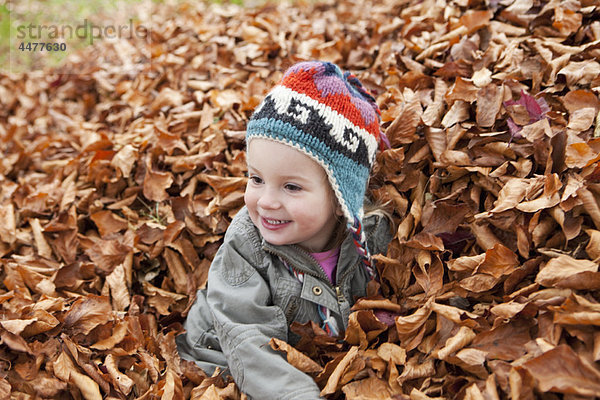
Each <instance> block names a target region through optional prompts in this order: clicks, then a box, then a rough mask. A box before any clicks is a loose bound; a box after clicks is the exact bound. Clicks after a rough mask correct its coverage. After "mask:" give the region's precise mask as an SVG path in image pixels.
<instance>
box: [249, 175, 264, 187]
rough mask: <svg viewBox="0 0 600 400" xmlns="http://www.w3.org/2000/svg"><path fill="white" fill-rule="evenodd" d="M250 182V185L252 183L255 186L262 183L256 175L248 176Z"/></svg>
mask: <svg viewBox="0 0 600 400" xmlns="http://www.w3.org/2000/svg"><path fill="white" fill-rule="evenodd" d="M250 180H251V181H252V183H254V184H255V185H260V184H261V183H262V179H260V177H259V176H256V175H252V176H250Z"/></svg>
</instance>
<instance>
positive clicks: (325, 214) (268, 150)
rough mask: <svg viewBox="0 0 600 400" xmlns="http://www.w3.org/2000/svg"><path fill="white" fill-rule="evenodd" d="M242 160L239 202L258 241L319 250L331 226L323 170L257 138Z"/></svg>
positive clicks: (291, 150) (283, 147)
mask: <svg viewBox="0 0 600 400" xmlns="http://www.w3.org/2000/svg"><path fill="white" fill-rule="evenodd" d="M247 158H248V176H249V178H250V179H249V181H248V186H247V187H246V193H245V196H244V200H245V202H246V206H247V208H248V211H249V214H250V218H251V219H252V222H253V223H254V225H255V226H256V227H257V228H258V229H259V230H260V233H261V235H262V236H263V237H264V239H265V240H266V241H267V242H269V243H271V244H275V245H285V244H298V245H300V246H302V247H305V248H306V249H307V250H310V251H321V250H323V249H324V247H325V246H326V244H327V242H328V241H329V239H330V238H331V236H332V235H333V232H334V230H335V227H336V224H337V217H336V212H337V211H336V208H337V207H336V205H335V204H336V203H335V200H334V195H333V192H332V190H331V187H330V185H329V181H328V180H327V175H326V174H325V170H323V168H322V167H321V166H320V165H319V164H317V163H316V162H315V161H314V160H312V159H311V158H310V157H309V156H307V155H305V154H303V153H301V152H300V151H299V150H296V149H294V148H292V147H290V146H288V145H285V144H282V143H278V142H275V141H272V140H267V139H262V138H255V139H253V140H251V141H250V143H249V144H248V151H247Z"/></svg>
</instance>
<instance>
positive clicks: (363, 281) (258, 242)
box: [177, 207, 392, 400]
mask: <svg viewBox="0 0 600 400" xmlns="http://www.w3.org/2000/svg"><path fill="white" fill-rule="evenodd" d="M363 225H364V229H365V233H366V234H367V242H368V246H369V250H370V251H371V253H372V254H375V253H382V252H385V251H386V250H387V245H388V244H389V242H390V240H391V238H392V235H391V232H390V228H389V221H388V220H387V218H385V217H381V216H378V215H372V216H369V217H366V218H365V219H364V223H363ZM282 259H283V260H285V261H286V262H287V263H288V265H291V266H292V267H293V268H295V269H297V270H298V271H302V272H304V281H303V282H302V283H301V282H300V281H298V279H296V278H295V277H294V276H293V275H292V274H291V273H290V271H289V270H288V269H287V268H286V267H285V266H284V264H283V262H282V261H281V260H282ZM336 273H337V279H336V282H337V285H336V286H334V285H332V284H331V283H330V282H329V280H328V279H327V277H326V275H325V273H324V272H323V270H322V269H321V267H320V265H319V264H318V263H317V262H316V260H315V259H314V258H313V257H312V256H310V254H308V253H307V252H306V251H304V250H302V249H301V248H299V247H298V246H294V245H286V246H274V245H271V244H269V243H267V242H265V241H264V240H263V238H262V236H261V235H260V233H259V230H258V229H257V228H256V227H255V226H254V224H253V223H252V221H251V220H250V216H249V215H248V210H247V209H246V207H244V208H242V209H241V210H240V212H239V213H238V214H237V215H236V216H235V217H234V219H233V221H232V222H231V225H230V226H229V228H228V229H227V233H226V234H225V238H224V243H223V245H222V246H221V247H220V248H219V251H218V252H217V254H216V255H215V258H214V260H213V262H212V265H211V267H210V271H209V273H208V284H207V288H206V289H203V290H200V291H198V298H197V300H196V303H194V305H193V306H192V308H191V309H190V311H189V313H188V316H187V320H186V322H185V325H184V328H185V330H186V332H185V333H183V334H181V335H179V336H178V337H177V346H178V350H179V354H180V356H181V357H182V358H183V359H186V360H191V361H195V362H196V363H197V364H198V365H199V366H200V367H201V368H202V369H203V370H204V371H205V372H207V373H208V374H212V373H213V372H214V370H215V368H216V367H221V369H226V368H229V371H230V372H231V375H232V376H233V378H234V380H235V382H236V384H237V385H238V387H239V388H240V390H242V391H243V392H244V393H246V394H247V395H248V396H249V397H250V398H252V399H261V400H269V399H319V398H320V397H319V392H320V391H319V388H318V387H317V385H316V384H315V382H314V380H313V379H312V378H311V377H310V376H309V375H307V374H305V373H303V372H301V371H299V370H298V369H296V368H294V367H293V366H291V365H290V364H288V363H287V361H286V359H285V356H284V355H282V354H281V353H279V352H276V351H274V350H272V349H271V347H270V346H269V341H270V339H271V338H278V339H281V340H284V341H286V342H288V343H290V344H292V345H293V344H295V343H296V342H297V341H298V340H299V337H298V336H297V335H296V334H294V333H293V332H291V331H290V330H289V327H290V324H291V323H292V322H294V321H298V322H299V323H306V322H308V321H309V320H313V321H315V322H317V323H320V317H319V314H318V306H317V304H320V305H324V306H326V307H328V308H329V309H330V310H331V311H332V314H333V316H334V317H335V318H336V319H337V323H338V326H340V327H342V326H343V327H344V328H346V327H347V324H348V316H349V315H350V307H352V305H353V304H354V302H355V301H356V299H357V298H358V297H362V296H364V295H365V291H366V286H367V283H368V281H369V277H368V275H367V272H366V271H365V269H364V268H363V265H362V262H361V260H360V257H359V255H358V253H357V251H356V248H355V247H354V243H353V241H352V238H351V237H350V235H348V237H346V239H345V241H344V242H343V243H342V246H341V249H340V256H339V259H338V265H337V272H336ZM317 288H320V290H319V289H317Z"/></svg>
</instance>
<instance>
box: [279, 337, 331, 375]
mask: <svg viewBox="0 0 600 400" xmlns="http://www.w3.org/2000/svg"><path fill="white" fill-rule="evenodd" d="M269 345H270V346H271V348H272V349H273V350H276V351H281V352H283V353H285V354H286V355H287V360H288V362H289V363H290V364H292V365H293V366H294V367H296V368H298V369H299V370H300V371H302V372H306V373H309V374H312V373H320V372H321V371H322V370H323V367H321V366H320V365H319V364H317V363H316V362H315V361H313V360H311V359H310V358H309V357H308V356H306V355H304V354H302V353H301V352H299V351H298V350H296V349H295V348H293V347H292V346H290V345H289V344H287V343H286V342H284V341H282V340H280V339H277V338H272V339H271V340H270V341H269Z"/></svg>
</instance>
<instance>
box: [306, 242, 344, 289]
mask: <svg viewBox="0 0 600 400" xmlns="http://www.w3.org/2000/svg"><path fill="white" fill-rule="evenodd" d="M310 254H311V255H312V256H313V257H314V258H315V260H317V261H318V262H319V264H320V265H321V268H323V271H325V274H326V275H327V277H328V278H329V281H331V283H333V284H334V285H335V270H336V267H337V262H338V256H339V255H340V248H339V247H338V248H336V249H331V250H327V251H322V252H319V253H310Z"/></svg>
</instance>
